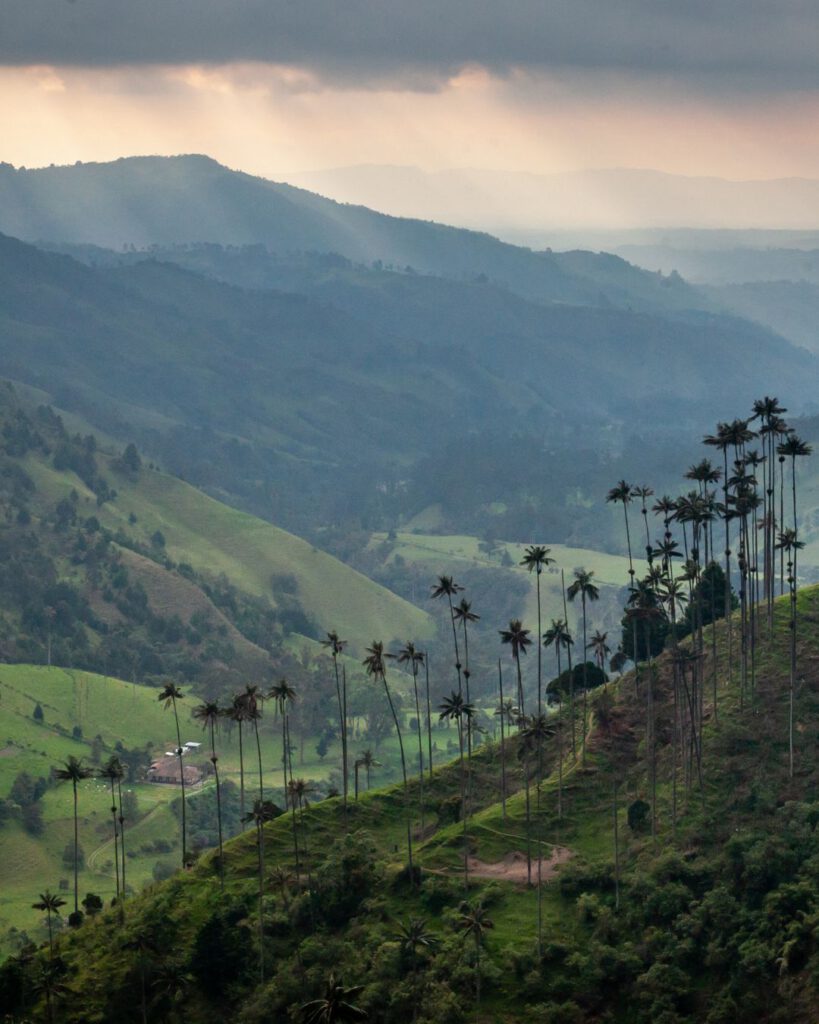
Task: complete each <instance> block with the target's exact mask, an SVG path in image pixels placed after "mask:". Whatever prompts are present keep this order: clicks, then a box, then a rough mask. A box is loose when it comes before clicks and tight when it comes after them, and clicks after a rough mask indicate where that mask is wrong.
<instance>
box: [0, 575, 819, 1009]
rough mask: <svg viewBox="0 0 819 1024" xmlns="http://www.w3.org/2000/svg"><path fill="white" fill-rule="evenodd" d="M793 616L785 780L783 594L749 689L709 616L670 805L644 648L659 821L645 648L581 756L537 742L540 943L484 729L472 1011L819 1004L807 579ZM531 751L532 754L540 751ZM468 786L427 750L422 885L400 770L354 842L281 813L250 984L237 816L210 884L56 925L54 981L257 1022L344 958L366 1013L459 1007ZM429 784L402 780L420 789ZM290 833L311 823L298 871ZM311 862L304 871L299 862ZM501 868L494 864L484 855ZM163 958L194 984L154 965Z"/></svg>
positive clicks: (463, 986) (468, 968) (473, 895)
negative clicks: (407, 839)
mask: <svg viewBox="0 0 819 1024" xmlns="http://www.w3.org/2000/svg"><path fill="white" fill-rule="evenodd" d="M799 617H800V618H799V621H800V623H801V627H800V630H799V634H798V657H799V664H800V674H801V678H802V685H801V688H800V691H799V694H798V699H797V704H796V720H797V722H798V733H797V735H798V740H797V749H796V772H795V774H794V776H793V778H789V774H788V767H787V707H786V704H787V667H786V666H787V655H786V652H787V628H786V625H787V608H786V607H785V603H784V602H781V601H780V602H777V607H776V615H775V632H774V635H773V638H772V639H771V640H761V641H760V649H759V653H758V662H757V674H756V680H757V682H756V687H755V689H754V691H753V692H752V693H750V694H749V693H747V692H746V693H745V695H744V697H741V695H740V692H739V687H738V681H737V676H736V675H734V676H733V679H732V680H729V679H728V676H727V666H728V661H727V659H728V654H727V650H728V646H727V637H726V628H725V624H724V623H722V624H720V625H719V626H718V627H717V636H716V642H717V661H716V663H714V662H712V661H711V655H710V654H708V655H707V657H706V663H705V672H704V678H705V679H709V678H710V674H711V671H712V670H716V671H717V691H716V692H717V696H718V706H715V704H714V700H713V697H712V696H711V691H710V684H709V689H708V691H707V696H706V698H705V701H704V719H703V720H704V732H703V740H704V743H703V757H702V779H703V785H702V788H700V786H699V785H698V783H697V780H696V776H686V775H685V774H684V773H682V772H680V773H677V775H676V777H677V785H678V788H677V802H676V818H675V817H674V808H675V805H674V803H673V791H672V787H671V783H670V781H669V777H670V766H671V755H672V746H671V742H672V740H671V722H672V721H673V701H672V697H673V689H672V674H671V658H670V655H669V654H664V655H662V656H661V657H660V658H659V659H658V661H657V663H656V673H657V674H656V680H655V685H654V687H653V692H654V695H655V700H656V714H657V718H656V723H657V726H656V743H657V762H656V763H657V773H658V787H657V839H656V841H655V840H653V839H652V836H651V831H650V829H649V826H648V822H647V820H646V812H647V810H648V811H649V812H650V805H649V804H648V803H647V802H646V801H647V800H651V799H652V797H651V786H650V764H651V762H650V761H649V759H648V757H647V748H646V746H645V742H644V737H645V701H646V680H647V675H646V673H647V671H648V667H647V666H643V667H642V669H641V674H640V677H638V678H635V676H634V675H633V674H628V675H626V676H624V677H623V678H621V679H620V680H619V681H617V682H616V683H613V684H609V686H608V688H606V689H601V690H598V691H597V693H596V694H595V695H594V696H593V698H592V700H591V701H590V706H589V718H588V721H587V730H583V729H580V730H579V732H580V733H581V734H582V733H583V732H585V733H586V741H585V755H584V756H583V755H581V754H580V753H579V752H578V756H577V759H576V760H575V759H573V758H572V755H571V749H570V745H569V735H570V734H569V731H568V723H566V726H567V727H566V729H565V731H564V733H563V741H562V743H560V742H559V741H556V740H554V739H552V740H551V741H550V742H549V743H548V746H547V749H546V751H545V753H544V775H545V779H544V782H543V785H542V788H540V790H538V787H536V786H535V785H534V782H533V785H532V788H531V794H530V795H531V800H532V805H533V807H534V806H535V803H537V808H538V811H537V813H536V816H535V821H536V825H535V826H534V828H533V837H534V839H535V841H536V842H535V845H537V843H538V842H540V843H542V844H543V852H544V856H546V855H547V854H548V856H549V862H550V863H549V865H545V864H544V873H545V875H546V878H547V884H546V885H545V887H544V892H543V907H542V919H543V922H544V926H545V927H544V937H543V942H542V947H541V951H540V954H538V951H537V948H536V941H535V940H536V927H537V913H536V907H537V901H536V894H535V892H534V891H527V890H526V887H525V886H524V885H523V884H522V883H521V882H515V881H509V880H506V881H504V880H503V877H504V875H505V874H506V875H508V874H509V865H510V864H514V863H515V860H516V857H517V862H518V863H520V858H519V855H518V854H519V852H520V851H523V850H525V833H526V829H525V819H524V809H525V798H524V793H523V792H522V790H521V785H522V783H521V777H520V775H519V774H518V773H517V772H516V778H514V779H513V777H512V774H511V773H510V775H509V783H510V792H511V790H514V791H515V792H514V795H510V796H509V797H508V798H507V801H506V806H505V813H504V808H503V807H502V806H501V805H500V804H499V803H498V802H497V801H498V797H499V792H498V786H499V778H498V768H499V749H498V747H497V745H496V744H495V745H488V746H486V747H484V748H481V750H480V751H479V752H477V753H476V755H475V764H474V783H473V785H474V790H473V800H474V804H473V808H474V811H475V813H474V815H473V816H472V818H471V819H470V821H469V822H468V824H467V834H468V839H469V851H470V855H471V858H472V860H471V867H472V870H473V877H472V879H471V882H470V891H469V897H470V899H471V900H472V905H473V907H474V905H475V903H476V901H477V900H481V901H482V903H483V907H484V909H485V913H486V915H487V916H488V918H489V919H490V921H491V922H492V923H493V925H494V927H492V928H491V929H490V928H488V926H487V927H486V929H485V931H484V935H483V939H482V942H481V943H480V947H481V956H480V978H481V981H482V1002H481V1007H480V1009H479V1011H478V1018H479V1019H495V1018H500V1019H504V1020H528V1019H531V1018H532V1017H537V1018H538V1019H540V1020H546V1021H551V1022H555V1024H557V1022H568V1021H572V1022H582V1021H592V1020H601V1019H607V1020H612V1021H619V1020H623V1021H625V1020H628V1021H630V1022H648V1021H652V1022H656V1021H663V1022H669V1024H670V1022H674V1024H682V1022H693V1021H706V1020H707V1021H708V1022H710V1024H717V1022H725V1024H727V1022H729V1021H735V1020H738V1019H749V1018H750V1017H754V1018H756V1019H758V1020H760V1021H772V1022H773V1021H780V1020H789V1021H799V1022H809V1021H814V1020H815V1019H816V1017H815V1011H814V1007H815V985H816V981H815V978H816V970H817V959H816V958H817V953H816V946H815V937H814V922H815V919H816V913H817V909H819V908H817V903H816V901H817V897H816V887H815V872H816V866H815V859H816V857H815V849H816V843H815V828H816V822H817V820H819V808H818V807H817V804H816V802H815V791H816V783H817V781H819V774H818V773H819V768H818V767H817V758H816V754H817V740H816V736H817V732H819V729H817V726H819V719H817V713H818V708H817V703H816V692H817V686H819V675H817V668H816V666H817V664H819V646H817V641H816V635H815V629H814V625H815V621H816V620H817V617H819V588H810V589H808V590H805V591H803V592H802V593H801V595H800V598H799ZM737 628H738V616H737V619H736V620H735V621H734V624H733V629H734V630H736V629H737ZM705 649H706V651H709V650H710V645H706V648H705ZM578 710H579V709H578ZM564 722H565V719H564ZM518 743H519V740H518V739H516V738H514V737H513V738H512V740H511V741H509V748H508V750H507V757H508V763H509V764H510V765H513V764H520V762H519V760H518V757H517V753H516V751H517V748H518ZM578 743H580V740H579V739H578ZM561 751H562V754H561ZM523 763H528V764H529V770H530V771H531V761H529V762H523ZM613 783H616V784H617V785H616V789H613V788H612V784H613ZM458 787H459V782H458V772H457V770H456V768H455V767H453V766H450V767H447V768H442V769H439V770H437V771H436V773H435V778H434V780H433V781H432V782H430V783H429V784H428V786H427V790H426V792H427V798H426V799H427V808H428V810H427V814H428V825H427V828H428V831H427V832H424V833H420V832H419V831H417V830H418V827H419V825H418V819H417V814H418V811H417V809H416V810H415V811H414V818H415V826H414V827H415V829H416V844H417V845H416V852H415V856H416V863H419V862H420V865H421V869H422V878H421V885H420V888H419V889H418V890H417V891H415V890H414V889H413V888H412V887H411V885H410V882H409V879H408V878H407V876H406V873H402V872H401V865H402V857H401V854H400V852H399V851H398V845H399V844H401V842H402V839H401V835H402V831H401V813H402V812H401V807H402V799H401V792H400V789H398V788H395V787H393V788H391V789H384V790H380V791H378V792H374V793H372V794H370V795H368V796H367V797H365V798H363V799H362V800H361V801H360V802H359V803H358V804H357V805H355V806H354V807H353V808H352V810H351V812H350V834H349V835H348V836H347V837H346V838H344V837H343V836H341V837H340V836H339V830H340V829H341V830H342V832H343V831H344V830H343V828H342V826H343V822H342V811H341V808H340V806H339V802H338V801H337V800H328V801H323V802H321V803H319V804H317V805H315V806H314V807H310V808H308V809H307V810H305V811H304V812H303V815H298V814H297V815H295V816H294V818H293V820H292V822H291V820H290V816H289V815H287V816H285V817H283V818H281V819H280V820H277V821H274V822H272V823H270V824H268V825H266V826H264V831H265V851H266V857H267V860H266V873H267V875H268V877H269V888H268V890H267V895H265V896H264V898H263V901H262V904H261V909H262V912H263V915H264V943H265V946H266V950H267V956H266V961H267V963H266V974H265V977H264V980H263V981H262V982H260V981H259V975H258V971H259V964H258V939H257V914H258V910H259V907H258V903H257V896H258V891H257V885H258V873H257V865H256V860H257V858H256V848H255V847H256V844H255V841H254V837H253V836H252V835H250V834H248V835H245V836H242V837H240V838H238V839H236V840H233V841H232V842H231V844H230V846H229V850H228V852H227V855H226V856H227V863H226V888H225V892H224V894H221V895H220V893H219V889H218V882H217V880H216V878H215V871H216V867H215V864H214V861H213V859H212V857H209V858H205V859H203V860H202V861H201V862H200V863H199V865H198V866H197V867H196V868H195V869H194V870H193V871H192V872H189V873H187V874H185V875H177V876H175V877H174V878H173V879H171V880H169V881H167V882H164V883H162V884H161V885H159V886H157V887H156V888H155V889H154V890H153V891H151V892H148V893H146V894H145V895H144V896H142V897H139V898H137V899H135V900H133V901H131V902H130V904H129V906H128V907H127V909H126V914H125V920H124V923H123V924H121V925H120V924H119V923H118V921H117V918H116V915H115V914H113V913H107V914H105V915H104V916H103V917H102V918H99V919H97V920H95V921H92V922H90V923H88V924H87V925H85V926H83V928H81V929H80V930H79V931H78V932H77V933H75V934H73V935H69V936H66V937H65V938H64V939H62V940H61V942H60V948H59V952H60V956H61V957H62V958H63V961H64V963H65V973H64V975H62V980H61V986H62V987H61V989H60V991H59V992H58V993H55V999H56V1000H57V1002H58V1003H59V1006H60V1012H61V1014H62V1015H63V1019H64V1020H66V1021H74V1020H80V1019H82V1020H108V1019H114V1018H115V1017H117V1016H118V1015H122V1014H126V1015H127V1014H128V1013H129V1010H128V1009H127V1007H129V1006H130V1007H133V1006H134V1005H137V1006H138V1004H139V1001H140V999H141V998H144V999H145V1000H146V1002H147V1001H148V1000H150V1003H149V1005H150V1006H151V1007H152V1008H153V1010H152V1012H155V1013H157V1014H158V1015H160V1016H161V1015H162V1014H163V1013H165V1012H166V1008H168V1009H169V1008H170V1007H171V1006H172V1005H173V999H174V998H175V997H174V995H173V993H174V992H180V993H181V992H184V999H185V1005H186V1017H187V1018H188V1019H190V1020H196V1021H203V1022H206V1021H210V1020H217V1019H223V1016H224V1015H225V1014H228V1013H229V1014H230V1015H231V1017H232V1018H234V1019H236V1020H237V1021H242V1022H246V1024H249V1022H251V1021H263V1020H268V1019H270V1016H271V1015H273V1016H274V1017H278V1016H282V1017H284V1016H285V1015H288V1014H289V1013H292V1012H293V1010H294V1008H295V1007H298V1006H299V1005H301V1004H302V1003H303V1002H305V1001H306V1000H307V999H309V998H315V997H318V996H319V995H320V993H321V990H322V986H323V982H324V979H325V978H326V976H327V975H328V974H329V973H331V972H334V973H336V975H338V974H339V973H341V975H342V977H343V981H344V984H347V985H354V984H361V985H363V986H364V988H363V990H362V991H361V992H360V993H359V994H358V996H357V1001H358V1002H359V1003H360V1005H362V1006H363V1007H364V1008H366V1009H367V1010H368V1011H369V1012H370V1015H371V1016H372V1017H373V1018H375V1019H379V1020H381V1019H383V1020H388V1021H392V1020H398V1019H400V1016H401V1015H406V1013H407V1012H409V1011H410V1009H411V1008H412V1007H413V1006H415V1008H416V1012H417V1018H418V1020H422V1021H453V1022H454V1021H460V1020H463V1019H466V1018H467V1017H468V1015H469V1011H468V1009H467V1007H468V1006H469V1004H470V1002H473V1000H474V995H475V982H476V979H477V974H476V966H477V964H476V960H475V945H474V943H472V942H471V940H470V942H469V943H464V942H462V940H461V937H460V935H459V926H462V925H463V923H464V922H465V921H466V920H467V919H468V918H467V917H465V916H464V915H465V913H466V912H465V911H463V910H459V904H460V901H461V899H462V898H463V882H462V880H460V864H461V838H460V837H461V829H462V826H461V824H460V823H459V822H457V821H455V822H451V819H450V820H449V821H448V820H447V817H446V815H447V814H448V813H449V812H448V811H447V810H446V808H447V807H449V806H451V804H452V802H453V800H454V801H457V800H458V796H457V794H458ZM559 793H560V800H561V803H560V804H559V803H558V794H559ZM420 797H421V794H420V790H419V788H418V786H417V783H414V784H413V786H412V788H411V800H412V804H413V807H414V808H417V806H418V804H417V801H419V800H420ZM614 801H616V802H614ZM560 806H562V814H560V813H559V807H560ZM615 809H616V822H617V830H618V837H619V838H618V843H617V859H616V860H615V856H614V849H615V846H614V822H615V815H614V813H613V812H614V810H615ZM300 819H302V820H301V824H300ZM293 829H296V830H297V833H298V834H299V835H300V836H301V839H300V842H301V843H302V854H301V870H300V871H299V872H298V876H299V877H297V872H296V865H295V864H294V861H293V852H292V830H293ZM307 851H310V852H309V853H308V852H307ZM307 861H309V863H311V865H312V869H311V873H310V874H309V875H308V876H305V874H304V867H305V863H306V862H307ZM524 862H525V855H524ZM552 864H557V865H558V866H557V869H556V870H555V868H554V867H552V866H551V865H552ZM492 865H497V866H498V868H499V870H492V871H490V870H487V867H491V866H492ZM615 865H616V866H615ZM517 875H518V876H520V871H517ZM524 877H525V876H524ZM618 877H619V887H618V888H615V880H616V879H617V878H618ZM410 917H421V918H424V919H425V924H424V929H423V930H422V931H423V934H426V935H427V939H424V941H423V942H418V941H417V940H416V942H415V943H414V944H413V943H411V944H409V945H408V944H407V943H406V941H405V938H402V937H401V936H402V934H405V933H402V931H401V927H400V923H401V922H404V923H405V925H406V924H407V921H408V919H409V918H410ZM432 917H434V918H435V920H434V921H433V920H431V918H432ZM407 927H408V926H407ZM41 955H45V954H41ZM160 958H161V960H162V962H163V963H164V967H162V968H161V969H160V967H159V959H160ZM92 964H93V968H92V967H91V965H92ZM25 969H26V968H24V967H21V966H19V965H16V964H12V965H9V966H7V967H6V968H5V969H4V970H3V972H2V975H0V979H2V985H3V986H4V991H5V992H6V993H19V992H21V991H22V990H21V989H20V988H19V985H20V979H21V974H20V972H21V971H23V970H25ZM169 974H170V975H171V976H172V977H173V978H175V979H180V978H184V981H179V980H177V981H174V982H173V983H172V982H170V981H167V982H166V980H165V979H167V978H168V976H169ZM160 979H162V980H160ZM15 985H16V986H18V987H17V988H15ZM140 992H142V993H143V996H142V997H141V996H140ZM75 993H76V994H75ZM80 993H81V994H80ZM15 998H18V999H19V998H24V999H25V998H26V997H25V996H23V997H21V996H19V995H17V996H15ZM169 1000H170V1001H169ZM41 1005H42V1003H41ZM119 1019H122V1017H121V1016H120V1017H119Z"/></svg>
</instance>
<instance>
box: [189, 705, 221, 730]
mask: <svg viewBox="0 0 819 1024" xmlns="http://www.w3.org/2000/svg"><path fill="white" fill-rule="evenodd" d="M192 714H193V717H194V718H195V719H196V720H197V722H201V723H202V728H203V729H207V728H209V727H210V726H211V725H216V723H217V722H218V721H219V718H220V717H221V715H222V709H221V708H220V707H219V705H218V704H217V703H216V701H215V700H206V701H203V702H202V703H201V704H197V706H196V707H195V708H194V709H193V712H192Z"/></svg>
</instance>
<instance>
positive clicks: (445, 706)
mask: <svg viewBox="0 0 819 1024" xmlns="http://www.w3.org/2000/svg"><path fill="white" fill-rule="evenodd" d="M438 710H439V711H440V714H439V715H438V717H439V718H440V720H441V721H442V722H443V721H457V722H460V721H461V719H462V718H466V719H470V718H471V717H472V716H473V715H474V714H475V705H474V704H467V702H466V701H465V700H464V696H463V694H461V693H457V692H456V691H455V690H453V691H452V693H450V695H449V696H448V697H444V699H443V701H441V703H440V704H439V705H438Z"/></svg>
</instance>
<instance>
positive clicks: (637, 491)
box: [631, 487, 654, 562]
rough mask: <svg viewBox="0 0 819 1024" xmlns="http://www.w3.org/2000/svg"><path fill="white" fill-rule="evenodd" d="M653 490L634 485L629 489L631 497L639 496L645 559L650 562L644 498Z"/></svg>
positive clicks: (650, 494)
mask: <svg viewBox="0 0 819 1024" xmlns="http://www.w3.org/2000/svg"><path fill="white" fill-rule="evenodd" d="M652 494H654V491H653V490H652V489H651V488H650V487H634V488H632V491H631V496H632V497H633V498H639V499H640V503H641V508H640V511H641V513H642V516H643V526H644V527H645V531H646V561H648V562H651V534H650V532H649V528H648V508H647V506H646V498H650V497H651V496H652Z"/></svg>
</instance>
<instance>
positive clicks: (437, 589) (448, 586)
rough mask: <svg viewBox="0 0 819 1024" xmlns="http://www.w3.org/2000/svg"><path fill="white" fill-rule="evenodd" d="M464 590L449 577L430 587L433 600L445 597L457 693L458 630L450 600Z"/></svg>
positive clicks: (459, 664)
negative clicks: (453, 650)
mask: <svg viewBox="0 0 819 1024" xmlns="http://www.w3.org/2000/svg"><path fill="white" fill-rule="evenodd" d="M463 589H464V588H463V587H461V586H459V585H458V584H457V583H456V582H455V580H454V579H453V578H452V577H451V576H439V577H438V582H437V583H434V584H433V585H432V595H431V596H432V598H433V600H435V599H437V598H439V597H445V598H446V599H447V602H448V604H449V620H450V622H451V623H452V643H453V645H454V647H455V671H456V672H457V673H458V693H461V691H462V686H461V667H462V666H461V655H460V652H459V650H458V630H457V629H456V627H455V609H454V608H453V607H452V598H453V597H455V595H456V594H459V593H460V592H461V591H462V590H463Z"/></svg>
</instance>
